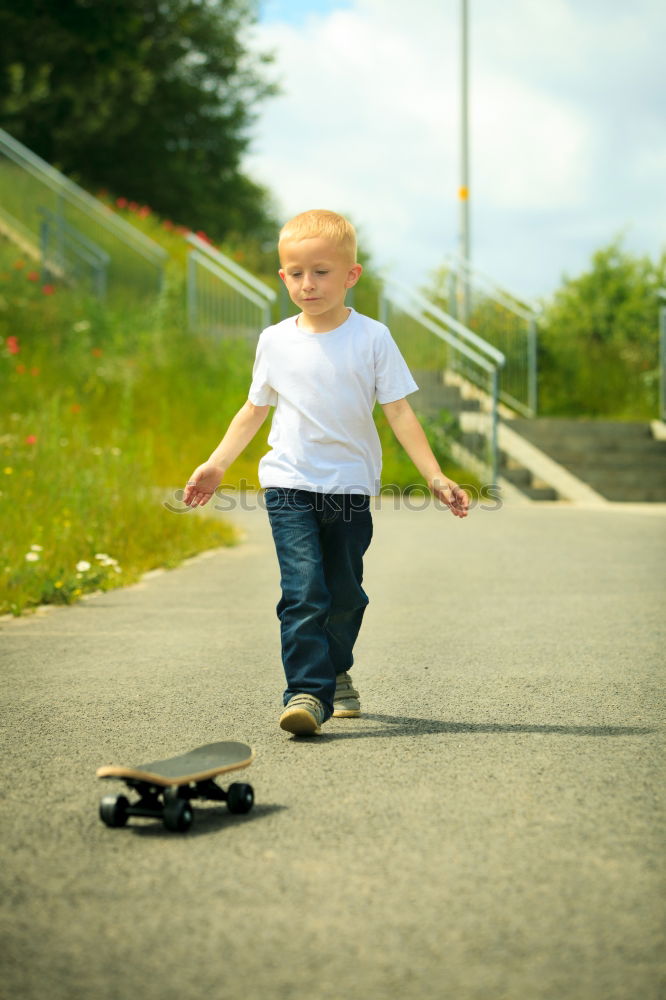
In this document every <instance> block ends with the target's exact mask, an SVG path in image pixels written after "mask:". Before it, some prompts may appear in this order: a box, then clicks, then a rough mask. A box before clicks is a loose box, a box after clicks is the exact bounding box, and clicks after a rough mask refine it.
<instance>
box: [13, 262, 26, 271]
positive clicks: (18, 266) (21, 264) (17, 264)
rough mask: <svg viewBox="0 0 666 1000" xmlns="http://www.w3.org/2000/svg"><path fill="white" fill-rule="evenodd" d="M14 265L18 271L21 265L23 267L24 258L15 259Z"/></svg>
mask: <svg viewBox="0 0 666 1000" xmlns="http://www.w3.org/2000/svg"><path fill="white" fill-rule="evenodd" d="M14 267H15V268H16V269H17V270H18V271H20V270H21V268H22V267H25V261H24V260H15V261H14Z"/></svg>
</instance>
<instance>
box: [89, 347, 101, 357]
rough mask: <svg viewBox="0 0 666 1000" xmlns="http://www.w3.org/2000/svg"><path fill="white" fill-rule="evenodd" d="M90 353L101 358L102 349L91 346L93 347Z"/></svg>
mask: <svg viewBox="0 0 666 1000" xmlns="http://www.w3.org/2000/svg"><path fill="white" fill-rule="evenodd" d="M90 353H91V354H92V356H93V357H94V358H101V357H102V355H103V354H104V351H103V350H102V348H101V347H93V349H92V351H91V352H90Z"/></svg>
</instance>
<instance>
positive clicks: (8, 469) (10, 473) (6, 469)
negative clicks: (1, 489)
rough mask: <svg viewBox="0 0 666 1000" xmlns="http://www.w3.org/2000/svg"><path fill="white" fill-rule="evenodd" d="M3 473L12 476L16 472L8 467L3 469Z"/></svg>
mask: <svg viewBox="0 0 666 1000" xmlns="http://www.w3.org/2000/svg"><path fill="white" fill-rule="evenodd" d="M3 472H4V474H5V475H6V476H11V475H12V474H13V472H14V470H13V469H12V467H11V465H6V466H5V467H4V469H3Z"/></svg>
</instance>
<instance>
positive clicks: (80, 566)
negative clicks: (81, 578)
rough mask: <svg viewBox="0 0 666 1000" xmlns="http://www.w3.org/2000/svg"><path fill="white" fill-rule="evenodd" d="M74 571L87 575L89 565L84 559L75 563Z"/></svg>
mask: <svg viewBox="0 0 666 1000" xmlns="http://www.w3.org/2000/svg"><path fill="white" fill-rule="evenodd" d="M76 569H77V572H79V573H87V572H88V570H89V569H90V563H89V562H86V560H85V559H81V560H80V562H77V564H76Z"/></svg>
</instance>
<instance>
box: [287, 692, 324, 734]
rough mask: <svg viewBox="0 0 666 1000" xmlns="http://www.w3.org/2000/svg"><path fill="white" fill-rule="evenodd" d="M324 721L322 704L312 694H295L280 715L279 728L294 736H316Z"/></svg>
mask: <svg viewBox="0 0 666 1000" xmlns="http://www.w3.org/2000/svg"><path fill="white" fill-rule="evenodd" d="M323 721H324V706H323V704H322V702H321V701H320V700H319V698H315V696H314V695H312V694H295V695H294V697H293V698H290V699H289V701H288V703H287V706H286V708H285V710H284V712H283V713H282V715H281V716H280V728H281V729H286V731H287V732H288V733H293V734H294V736H316V735H317V734H318V733H320V732H321V725H322V722H323Z"/></svg>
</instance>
